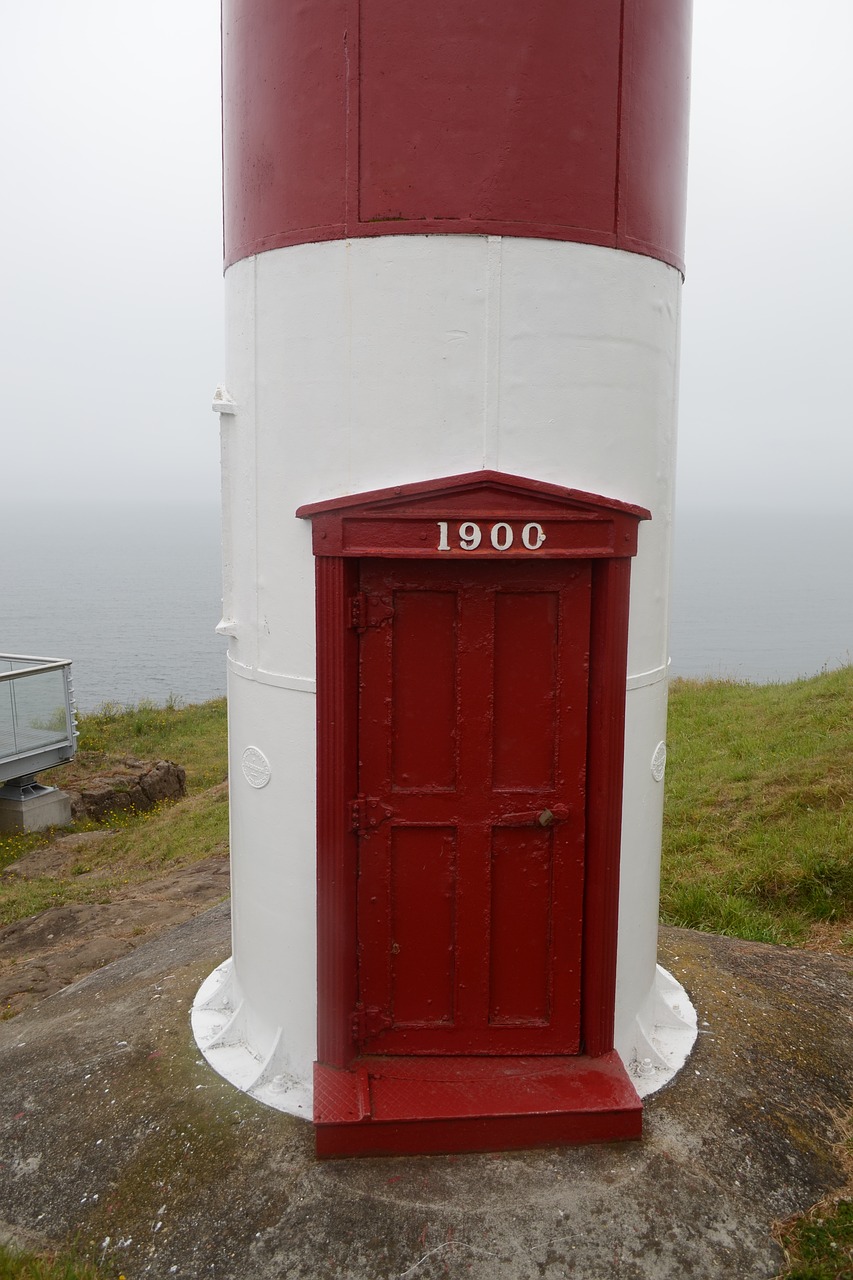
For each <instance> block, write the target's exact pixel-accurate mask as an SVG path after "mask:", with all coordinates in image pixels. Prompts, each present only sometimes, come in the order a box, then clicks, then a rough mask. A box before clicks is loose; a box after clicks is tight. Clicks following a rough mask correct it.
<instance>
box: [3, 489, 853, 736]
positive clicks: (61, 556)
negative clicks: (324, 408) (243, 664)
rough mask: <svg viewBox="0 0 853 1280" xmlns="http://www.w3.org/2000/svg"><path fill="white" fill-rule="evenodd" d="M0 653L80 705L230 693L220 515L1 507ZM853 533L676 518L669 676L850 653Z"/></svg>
mask: <svg viewBox="0 0 853 1280" xmlns="http://www.w3.org/2000/svg"><path fill="white" fill-rule="evenodd" d="M0 548H2V552H0V652H2V653H20V654H35V655H38V656H44V657H52V658H71V659H72V660H73V668H72V671H73V676H74V688H75V694H76V698H77V704H78V707H79V708H80V710H81V711H83V712H86V711H91V710H93V709H95V708H96V707H98V706H100V705H101V704H102V703H104V702H117V703H124V704H129V703H136V702H138V701H140V700H141V699H150V700H152V701H153V702H156V703H163V702H165V701H166V700H167V699H168V698H169V697H170V696H171V697H174V698H176V699H178V700H180V701H181V702H184V703H189V702H200V701H203V700H206V699H208V698H215V697H218V696H220V695H222V694H223V693H224V692H225V652H226V641H225V640H224V638H222V637H220V636H217V635H216V634H215V633H214V627H215V626H216V623H217V622H218V621H219V617H220V612H221V604H220V600H221V579H220V544H219V512H218V509H217V507H216V506H213V505H208V506H202V505H199V506H186V507H182V508H177V507H169V506H159V507H155V506H142V505H137V506H134V505H132V504H124V505H121V506H118V505H115V506H103V507H100V508H93V507H91V506H86V507H85V508H81V509H80V510H71V509H64V508H61V507H45V508H42V509H39V510H33V509H24V508H18V509H17V510H15V509H13V508H9V507H6V508H4V509H3V511H1V512H0ZM851 563H853V529H852V528H851V524H850V522H849V521H847V520H845V519H844V518H843V517H841V516H840V515H838V514H836V513H822V514H809V513H804V512H800V511H792V510H785V511H780V512H778V513H776V514H767V515H763V514H760V515H756V514H754V513H745V512H695V511H694V512H691V511H686V512H680V513H679V514H678V518H677V522H676V535H675V555H674V571H673V593H672V619H671V634H670V652H671V654H672V665H671V671H672V674H673V675H678V676H694V677H706V676H709V677H716V678H726V679H734V680H745V681H755V682H759V683H764V682H767V681H774V680H792V679H795V678H797V677H799V676H810V675H815V674H817V673H818V672H819V671H822V670H825V669H830V668H834V667H837V666H840V665H842V664H844V663H846V662H850V661H851V660H853V583H851V577H852V576H853V575H851V570H850V566H851Z"/></svg>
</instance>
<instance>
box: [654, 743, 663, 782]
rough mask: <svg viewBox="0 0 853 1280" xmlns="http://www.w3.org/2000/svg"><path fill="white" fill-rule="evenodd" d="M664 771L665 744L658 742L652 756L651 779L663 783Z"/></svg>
mask: <svg viewBox="0 0 853 1280" xmlns="http://www.w3.org/2000/svg"><path fill="white" fill-rule="evenodd" d="M665 769H666V743H665V742H659V743H658V745H657V746H656V747H655V750H654V755H653V756H652V777H653V778H654V780H655V782H662V781H663V774H664V770H665Z"/></svg>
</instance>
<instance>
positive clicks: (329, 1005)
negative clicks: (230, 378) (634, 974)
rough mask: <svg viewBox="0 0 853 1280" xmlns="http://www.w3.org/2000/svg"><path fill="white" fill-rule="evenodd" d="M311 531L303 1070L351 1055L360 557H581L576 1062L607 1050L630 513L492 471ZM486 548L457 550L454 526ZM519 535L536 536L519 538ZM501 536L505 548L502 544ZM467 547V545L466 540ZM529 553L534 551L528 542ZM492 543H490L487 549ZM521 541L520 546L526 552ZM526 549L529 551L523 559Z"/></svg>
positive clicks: (369, 501)
mask: <svg viewBox="0 0 853 1280" xmlns="http://www.w3.org/2000/svg"><path fill="white" fill-rule="evenodd" d="M296 514H297V516H299V517H300V518H303V519H304V518H308V519H310V520H311V521H312V525H313V550H314V555H315V557H316V617H317V994H318V1015H317V1016H318V1021H317V1059H318V1062H319V1063H321V1064H324V1065H326V1066H329V1067H337V1068H344V1069H346V1068H347V1067H349V1066H350V1065H351V1064H352V1063H353V1061H354V1059H356V1057H357V1054H358V1047H357V1040H356V1036H355V1032H354V1025H353V1015H354V1012H355V1010H356V1006H357V1000H358V990H357V979H358V962H357V936H356V921H357V912H356V885H357V860H358V837H357V835H356V833H355V831H354V830H353V824H352V804H353V801H354V799H355V797H356V795H357V791H358V743H357V724H358V716H357V706H358V632H357V631H356V630H355V628H354V626H353V616H352V601H353V599H354V598H355V597H356V595H357V592H358V571H359V560H360V559H361V558H363V557H369V556H381V557H393V558H407V557H411V558H424V557H428V558H431V559H442V558H448V557H450V558H453V559H464V558H466V557H467V558H472V559H473V558H476V559H482V558H490V559H499V558H502V559H510V558H511V559H519V558H524V559H527V558H533V557H537V558H543V559H552V558H561V559H562V558H572V559H588V560H590V561H591V569H592V602H591V605H592V616H591V629H590V671H589V711H588V729H587V733H588V737H587V750H588V756H587V786H586V806H587V812H586V831H587V846H586V876H585V888H584V907H583V913H584V914H583V919H584V926H583V955H582V966H583V976H582V988H581V999H582V1012H581V1036H582V1052H583V1053H585V1054H586V1055H588V1056H589V1057H591V1058H596V1057H601V1056H602V1055H604V1054H607V1053H609V1052H610V1051H611V1050H612V1049H613V1031H614V1009H615V993H616V943H617V923H618V894H619V857H620V840H621V829H622V769H623V758H624V728H625V683H626V674H627V648H628V606H629V587H630V568H631V557H632V556H634V555H636V551H637V532H638V526H639V522H640V521H641V520H646V519H650V518H651V517H650V513H649V512H648V511H647V510H645V509H644V508H642V507H637V506H633V505H631V504H628V503H623V502H617V501H615V500H613V499H607V498H602V497H599V496H597V495H593V494H588V493H583V492H580V491H578V490H572V489H566V488H563V487H562V486H559V485H553V484H546V483H544V482H542V481H536V480H529V479H525V478H523V477H519V476H511V475H507V474H505V473H502V472H495V471H486V470H483V471H476V472H470V473H467V474H465V475H459V476H450V477H444V478H442V479H438V480H432V481H426V482H420V483H417V484H408V485H401V486H398V487H395V488H390V489H381V490H375V491H371V492H369V493H361V494H356V495H352V496H348V497H344V498H339V499H334V500H331V501H326V502H317V503H310V504H308V505H305V506H302V507H300V508H299V510H298V511H297V512H296ZM470 523H475V524H476V525H477V526H478V528H480V530H481V532H482V531H483V530H487V529H488V528H494V527H495V525H496V524H497V525H498V526H500V533H499V534H498V535H497V536H496V538H495V539H490V540H489V541H486V540H485V539H483V538H481V541H480V544H479V545H477V546H476V547H472V548H470V549H467V550H466V549H464V548H463V547H462V546H460V545H459V543H460V539H459V535H458V529H459V526H460V524H462V525H465V526H466V531H469V530H468V528H467V526H468V525H469V524H470ZM531 526H532V527H533V528H535V529H538V530H540V531H543V530H544V531H546V532H547V536H546V537H545V538H544V539H543V540H542V541H539V538H538V534H536V533H534V534H530V535H528V536H527V537H526V538H525V539H524V542H523V544H522V539H521V536H520V534H521V531H522V530H528V529H530V528H531ZM507 529H509V530H511V532H512V543H511V545H510V546H506V547H504V549H503V550H500V549H498V548H499V547H501V546H503V544H505V543H506V542H507V540H508V538H509V536H510V535H509V534H508V533H507V532H506V530H507ZM466 541H467V542H471V541H473V538H472V537H470V536H469V537H468V538H467V539H466ZM537 541H539V545H538V546H536V545H535V544H536V543H537ZM495 543H496V544H497V545H495ZM528 543H529V544H530V545H529V546H528ZM531 548H533V549H531Z"/></svg>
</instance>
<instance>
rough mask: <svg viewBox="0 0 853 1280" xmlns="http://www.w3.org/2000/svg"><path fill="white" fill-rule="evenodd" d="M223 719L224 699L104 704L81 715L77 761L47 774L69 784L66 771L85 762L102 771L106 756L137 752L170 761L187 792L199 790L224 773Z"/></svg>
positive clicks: (146, 757) (63, 784)
mask: <svg viewBox="0 0 853 1280" xmlns="http://www.w3.org/2000/svg"><path fill="white" fill-rule="evenodd" d="M226 723H227V718H226V707H225V699H224V698H216V699H215V700H214V701H212V702H201V703H197V704H194V705H192V706H188V707H184V706H181V705H180V704H179V703H178V702H175V701H174V700H172V701H170V702H168V703H167V704H166V706H165V707H157V706H154V704H153V703H150V702H140V703H139V705H138V706H136V707H121V706H118V705H116V704H114V703H105V704H104V705H103V706H102V707H100V708H99V710H98V711H95V712H93V713H92V714H91V715H87V716H82V717H81V719H80V725H79V728H80V740H79V742H78V754H77V760H76V761H75V762H74V764H73V765H68V766H66V765H62V766H60V768H58V769H56V770H54V771H53V774H52V775H51V777H52V780H53V781H54V782H55V785H57V786H65V787H69V786H71V781H70V778H71V776H72V775H71V774H70V773H69V770H74V769H77V768H80V767H85V765H86V763H87V761H91V763H92V764H93V765H97V766H98V768H97V770H95V769H91V770H89V771H90V772H95V771H97V772H103V767H104V764H105V762H107V761H109V759H110V758H115V759H118V758H121V757H123V756H137V757H139V758H140V759H143V760H174V761H175V762H176V764H180V765H183V767H184V768H185V769H186V771H187V791H188V792H189V793H190V794H192V792H194V791H203V790H204V789H205V788H206V787H212V786H215V785H216V783H217V782H222V781H224V779H225V777H226V776H227V772H228V751H227V744H226ZM44 776H45V778H48V775H47V774H45V775H44ZM50 780H51V778H48V781H50Z"/></svg>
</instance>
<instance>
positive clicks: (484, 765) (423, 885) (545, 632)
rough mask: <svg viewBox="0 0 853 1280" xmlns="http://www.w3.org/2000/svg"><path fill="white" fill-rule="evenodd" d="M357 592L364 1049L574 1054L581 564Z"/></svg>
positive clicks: (473, 570) (509, 568)
mask: <svg viewBox="0 0 853 1280" xmlns="http://www.w3.org/2000/svg"><path fill="white" fill-rule="evenodd" d="M360 586H361V592H362V595H363V596H365V597H366V598H368V599H369V600H370V601H371V602H373V603H372V604H371V607H370V609H368V610H367V611H366V613H367V616H369V617H370V618H371V619H372V623H373V624H372V625H369V626H367V627H366V628H365V630H364V631H363V632H362V634H361V636H360V641H359V793H360V795H361V796H362V797H363V802H362V812H363V814H364V815H365V817H364V820H363V822H362V826H361V832H360V836H359V841H358V845H359V868H358V874H359V880H358V935H359V937H358V947H359V1004H360V1006H361V1007H362V1010H363V1013H364V1018H363V1026H364V1029H365V1030H364V1038H363V1042H362V1048H363V1050H364V1051H365V1052H370V1053H436V1054H439V1053H440V1054H446V1053H465V1054H471V1053H491V1054H512V1053H562V1054H565V1053H574V1052H577V1051H578V1049H579V1034H580V1032H579V1027H580V955H581V927H582V896H583V867H584V779H585V766H586V721H587V684H588V660H589V623H590V566H589V563H588V562H577V561H573V562H555V561H551V562H538V563H534V564H531V563H529V562H518V561H516V562H513V563H511V564H501V563H500V562H496V561H488V562H478V563H470V562H469V563H467V564H466V563H464V562H459V561H455V562H449V563H441V562H426V563H423V562H422V563H413V562H411V561H391V560H388V561H381V560H365V561H362V563H361V583H360ZM546 811H548V813H550V815H551V820H550V824H549V819H548V815H547V814H546ZM540 815H544V816H543V817H542V818H541V820H540Z"/></svg>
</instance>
